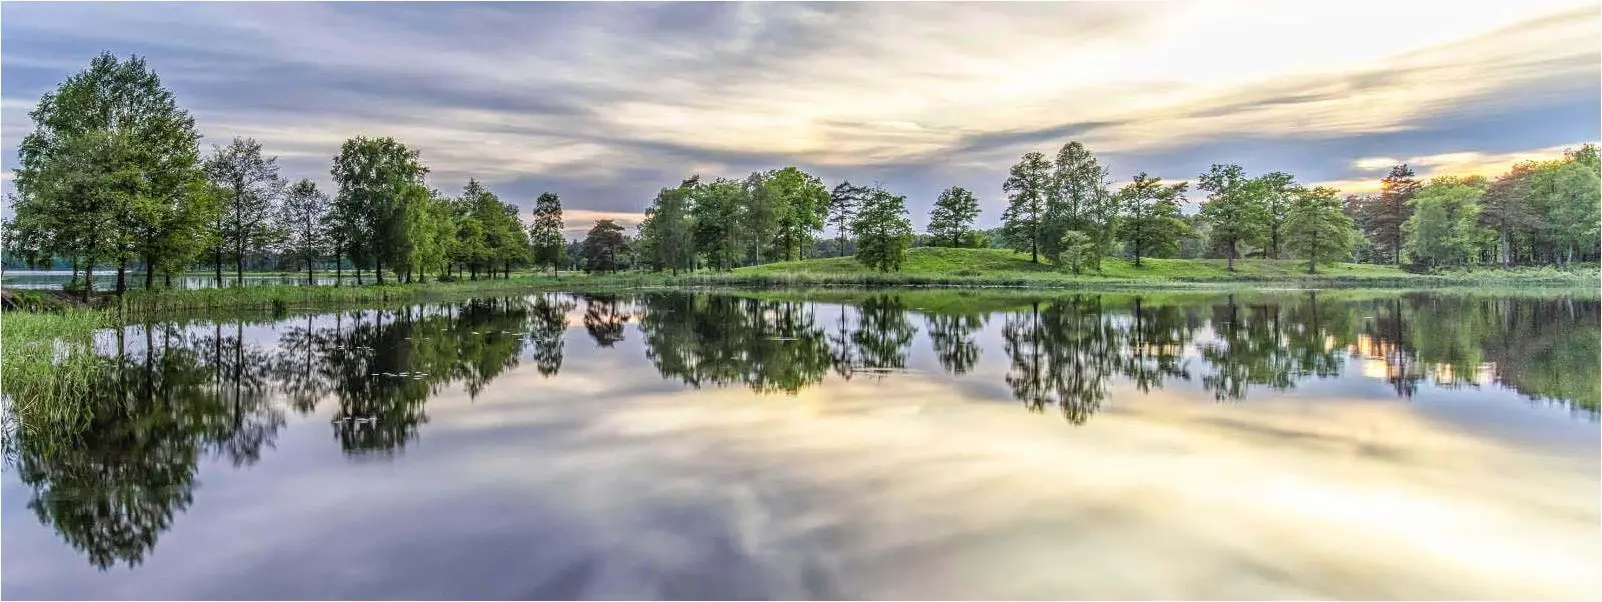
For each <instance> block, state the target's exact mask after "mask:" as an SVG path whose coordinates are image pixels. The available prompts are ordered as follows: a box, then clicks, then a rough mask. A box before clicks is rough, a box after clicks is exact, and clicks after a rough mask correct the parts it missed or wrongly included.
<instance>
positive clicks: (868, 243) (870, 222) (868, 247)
mask: <svg viewBox="0 0 1602 602" xmlns="http://www.w3.org/2000/svg"><path fill="white" fill-rule="evenodd" d="M851 234H852V235H853V236H856V237H857V261H859V262H861V263H862V265H865V266H868V267H869V268H872V269H876V270H879V271H881V272H888V271H891V270H896V271H900V270H901V260H902V259H903V258H904V257H905V256H906V254H907V247H908V246H909V245H911V244H912V222H911V221H909V220H908V219H907V197H904V196H899V195H894V194H890V193H889V192H888V191H886V190H885V189H884V188H879V187H875V188H874V189H873V190H872V191H871V192H869V194H868V198H867V200H866V202H864V203H863V204H862V209H861V211H860V212H859V213H857V218H856V220H854V221H852V222H851Z"/></svg>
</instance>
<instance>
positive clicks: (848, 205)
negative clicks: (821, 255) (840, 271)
mask: <svg viewBox="0 0 1602 602" xmlns="http://www.w3.org/2000/svg"><path fill="white" fill-rule="evenodd" d="M871 190H872V189H870V188H868V187H866V186H852V185H851V181H850V180H846V181H844V182H841V183H840V184H839V185H838V186H835V187H834V190H833V191H832V192H830V193H829V207H828V212H827V213H828V221H829V223H830V224H832V225H833V226H834V231H835V232H836V233H837V234H839V236H840V244H839V248H838V249H836V253H835V256H837V257H843V256H844V255H845V251H846V241H847V237H848V235H849V234H850V230H851V222H852V220H854V219H856V216H857V209H858V208H859V207H861V206H862V202H863V201H864V200H866V198H867V196H868V193H869V192H870V191H871Z"/></svg>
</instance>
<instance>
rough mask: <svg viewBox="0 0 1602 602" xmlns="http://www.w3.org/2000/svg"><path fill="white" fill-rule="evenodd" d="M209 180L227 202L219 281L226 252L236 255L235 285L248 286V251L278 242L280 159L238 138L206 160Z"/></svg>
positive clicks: (217, 148)
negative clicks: (274, 219) (224, 251)
mask: <svg viewBox="0 0 1602 602" xmlns="http://www.w3.org/2000/svg"><path fill="white" fill-rule="evenodd" d="M206 176H207V177H209V178H211V180H212V181H213V182H216V183H217V185H218V186H220V187H222V188H223V189H224V190H225V191H226V192H227V196H226V197H225V199H224V205H223V212H222V213H223V215H222V232H221V234H222V238H221V244H220V245H219V246H218V248H217V249H216V250H215V257H216V259H217V264H218V268H217V269H218V278H219V280H220V279H221V274H222V267H221V266H222V255H223V249H224V248H225V247H226V248H227V249H229V250H231V251H232V252H233V256H234V285H235V286H243V285H244V283H245V251H246V250H247V249H262V248H265V247H266V246H267V245H269V244H271V243H273V242H276V241H277V238H278V230H277V227H276V226H277V224H275V223H274V222H273V217H274V216H275V213H276V212H277V211H278V208H277V204H278V196H279V194H280V193H281V192H282V190H283V181H282V180H281V179H279V177H278V157H276V156H272V157H268V156H264V155H262V152H261V143H260V142H257V141H256V140H255V139H252V138H239V137H235V138H234V140H233V142H230V143H229V144H228V146H213V147H212V156H211V157H210V158H208V159H207V160H206Z"/></svg>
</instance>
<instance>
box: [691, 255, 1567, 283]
mask: <svg viewBox="0 0 1602 602" xmlns="http://www.w3.org/2000/svg"><path fill="white" fill-rule="evenodd" d="M1141 264H1142V265H1141V266H1140V267H1135V265H1134V262H1133V261H1130V260H1127V259H1119V258H1107V259H1104V260H1103V261H1102V266H1101V268H1102V269H1101V271H1100V272H1099V273H1097V272H1093V271H1087V272H1086V273H1084V274H1082V275H1075V274H1073V273H1071V272H1069V271H1067V270H1065V269H1059V268H1057V267H1056V266H1053V265H1051V264H1048V263H1032V262H1030V261H1029V255H1028V254H1025V253H1017V252H1013V251H1008V250H1005V249H947V248H933V247H919V248H915V249H910V250H909V251H908V252H907V258H906V261H905V262H904V263H903V264H902V266H901V271H899V272H889V273H880V272H874V271H871V270H869V269H867V268H866V267H864V266H863V265H862V264H860V263H857V261H856V260H855V259H853V258H851V257H830V258H819V259H807V260H802V261H787V262H780V263H770V264H766V265H760V266H751V267H745V268H739V269H736V270H734V271H733V272H732V273H731V274H727V275H715V276H712V277H710V278H708V280H709V281H715V280H724V281H728V282H731V283H747V284H879V285H897V284H900V285H919V284H954V285H961V284H966V285H995V286H1038V287H1072V286H1079V285H1107V284H1119V283H1131V284H1135V283H1163V282H1166V283H1207V282H1226V283H1227V282H1242V283H1249V282H1258V283H1283V284H1287V285H1296V286H1309V285H1318V286H1331V285H1334V286H1340V285H1366V286H1444V285H1454V284H1458V285H1460V284H1482V283H1488V284H1509V285H1552V286H1595V284H1596V283H1597V282H1598V277H1597V268H1596V266H1594V265H1591V266H1581V267H1577V268H1574V269H1567V270H1560V269H1554V268H1518V269H1513V270H1499V269H1479V270H1470V271H1458V272H1445V273H1440V274H1428V275H1422V274H1410V273H1408V272H1404V271H1402V270H1401V269H1399V268H1397V267H1395V266H1383V265H1369V264H1354V263H1340V264H1332V265H1321V266H1319V268H1318V273H1317V274H1311V275H1310V274H1308V273H1307V263H1306V262H1303V261H1296V260H1290V259H1244V260H1240V261H1237V262H1236V263H1235V267H1236V271H1234V272H1230V271H1229V270H1228V268H1227V267H1226V265H1227V264H1226V262H1225V261H1224V260H1222V259H1143V260H1142V261H1141Z"/></svg>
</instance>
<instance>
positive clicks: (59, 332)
mask: <svg viewBox="0 0 1602 602" xmlns="http://www.w3.org/2000/svg"><path fill="white" fill-rule="evenodd" d="M115 324H116V315H115V314H113V313H111V312H106V311H99V310H93V309H81V308H73V309H66V310H62V311H53V312H16V311H13V312H6V315H5V321H4V324H3V327H0V390H4V391H5V393H6V399H7V401H6V403H7V404H8V407H7V408H6V411H5V412H4V419H5V420H6V421H8V423H7V424H6V425H5V427H6V430H7V432H9V431H10V429H11V428H14V427H15V426H17V425H26V426H28V427H29V428H41V427H49V428H61V429H68V430H70V429H72V428H73V427H74V425H77V424H81V423H82V422H83V421H84V420H87V419H88V410H87V408H84V407H82V405H81V404H79V403H77V402H78V401H79V400H82V399H85V398H86V397H87V393H88V387H90V386H92V383H94V382H96V379H95V378H94V376H95V373H96V371H97V370H98V369H99V367H100V365H101V362H100V360H99V358H97V357H96V355H95V352H94V335H95V332H96V331H98V330H100V329H103V328H107V327H111V326H113V325H115Z"/></svg>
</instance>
